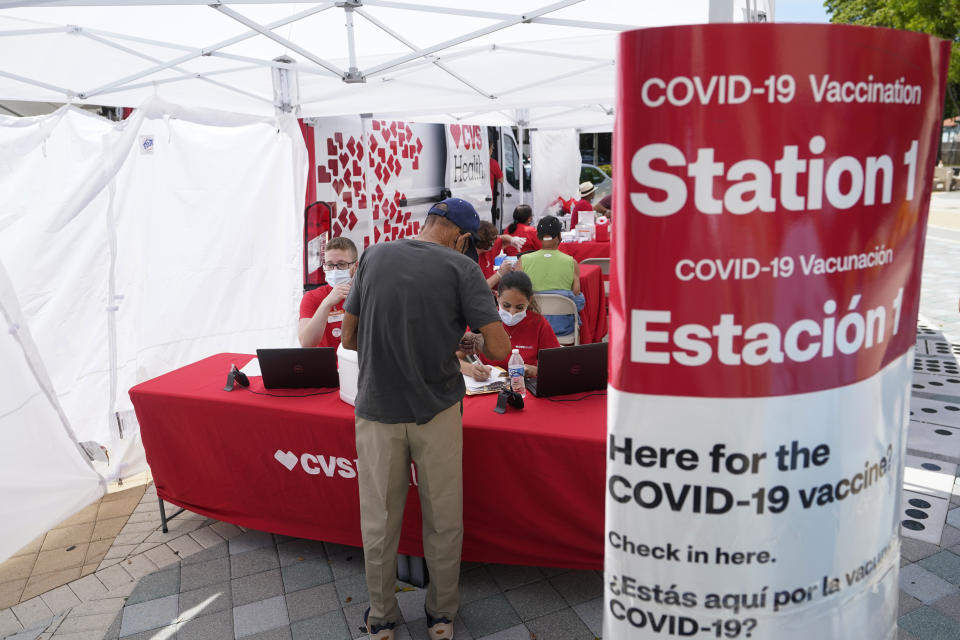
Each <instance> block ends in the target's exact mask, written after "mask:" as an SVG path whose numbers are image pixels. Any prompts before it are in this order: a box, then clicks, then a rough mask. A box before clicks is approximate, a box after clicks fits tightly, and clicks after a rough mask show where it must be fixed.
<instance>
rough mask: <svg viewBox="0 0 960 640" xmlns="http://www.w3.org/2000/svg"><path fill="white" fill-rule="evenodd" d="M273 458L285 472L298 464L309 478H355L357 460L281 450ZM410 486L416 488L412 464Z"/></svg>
mask: <svg viewBox="0 0 960 640" xmlns="http://www.w3.org/2000/svg"><path fill="white" fill-rule="evenodd" d="M273 457H274V459H275V460H276V461H277V462H279V463H280V464H282V465H283V466H284V467H286V468H287V471H293V469H294V467H296V466H297V463H298V462H299V464H300V467H301V468H302V469H303V470H304V471H306V472H307V473H308V474H309V475H311V476H317V475H320V474H321V473H322V474H324V475H325V476H327V477H328V478H332V477H333V476H334V475H338V476H340V477H341V478H347V479H351V478H356V477H357V460H350V459H348V458H342V457H338V456H328V455H322V454H318V455H314V454H312V453H304V454H301V455H300V456H297V454H295V453H294V452H293V451H284V450H283V449H277V450H276V452H275V453H274V454H273ZM410 484H411V486H414V487H415V486H417V468H416V466H415V465H414V464H413V463H412V462H411V463H410Z"/></svg>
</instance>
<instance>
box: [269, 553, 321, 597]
mask: <svg viewBox="0 0 960 640" xmlns="http://www.w3.org/2000/svg"><path fill="white" fill-rule="evenodd" d="M298 557H304V556H298ZM280 564H281V566H283V561H282V556H281V562H280ZM282 571H283V586H284V589H286V591H287V593H289V592H291V591H299V590H300V589H306V588H308V587H315V586H317V585H318V584H326V583H328V582H331V581H332V580H333V571H332V570H331V569H330V565H329V564H328V563H327V561H326V559H323V558H321V559H317V560H302V561H299V562H297V561H295V562H294V563H293V564H288V565H286V566H283V570H282Z"/></svg>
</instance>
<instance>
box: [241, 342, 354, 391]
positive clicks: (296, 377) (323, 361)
mask: <svg viewBox="0 0 960 640" xmlns="http://www.w3.org/2000/svg"><path fill="white" fill-rule="evenodd" d="M257 359H258V360H259V361H260V374H261V375H262V376H263V386H264V387H266V388H267V389H317V388H323V387H339V386H340V374H339V373H338V372H337V350H336V349H334V348H332V347H307V348H300V349H257Z"/></svg>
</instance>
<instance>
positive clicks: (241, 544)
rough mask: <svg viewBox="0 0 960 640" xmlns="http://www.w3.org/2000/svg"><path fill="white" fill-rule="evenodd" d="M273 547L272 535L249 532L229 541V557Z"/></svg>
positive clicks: (261, 532)
mask: <svg viewBox="0 0 960 640" xmlns="http://www.w3.org/2000/svg"><path fill="white" fill-rule="evenodd" d="M273 546H274V544H273V535H272V534H269V533H266V532H263V531H253V530H250V531H247V532H246V533H241V534H240V535H238V536H236V537H234V538H231V539H230V555H232V556H233V555H236V554H238V553H246V552H247V551H253V550H254V549H261V548H263V547H273Z"/></svg>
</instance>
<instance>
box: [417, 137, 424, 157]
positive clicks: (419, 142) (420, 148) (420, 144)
mask: <svg viewBox="0 0 960 640" xmlns="http://www.w3.org/2000/svg"><path fill="white" fill-rule="evenodd" d="M421 151H423V143H422V142H421V141H420V138H417V155H420V152H421Z"/></svg>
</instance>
